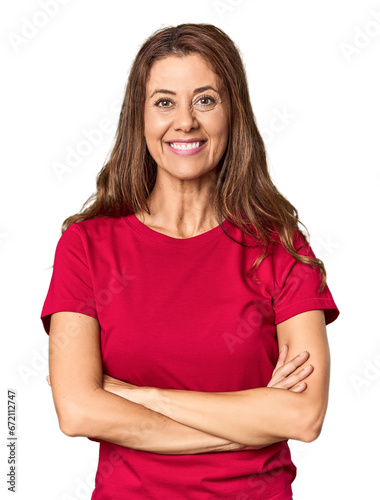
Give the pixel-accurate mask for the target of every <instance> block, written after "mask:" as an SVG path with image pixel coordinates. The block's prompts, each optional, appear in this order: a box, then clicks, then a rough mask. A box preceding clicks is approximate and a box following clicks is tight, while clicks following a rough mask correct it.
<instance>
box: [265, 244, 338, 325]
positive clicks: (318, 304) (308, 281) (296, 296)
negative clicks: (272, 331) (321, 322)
mask: <svg viewBox="0 0 380 500" xmlns="http://www.w3.org/2000/svg"><path fill="white" fill-rule="evenodd" d="M297 251H298V253H299V254H301V255H309V256H310V257H315V254H314V252H313V250H312V249H311V247H310V245H309V244H308V243H307V242H306V244H305V246H304V247H303V248H300V249H298V250H297ZM277 267H278V278H277V280H276V285H277V286H276V292H275V294H274V300H273V310H274V312H275V324H278V323H281V322H282V321H285V320H287V319H289V318H291V317H292V316H295V315H297V314H300V313H302V312H306V311H312V310H315V309H322V310H323V311H324V313H325V321H326V325H328V324H329V323H332V322H333V321H335V320H336V318H337V317H338V316H339V310H338V308H337V306H336V304H335V302H334V299H333V297H332V294H331V292H330V289H329V287H328V286H327V284H326V285H325V287H324V289H323V291H322V292H321V293H319V291H318V289H319V287H320V284H321V280H322V276H321V272H320V270H319V268H318V267H312V266H311V265H309V264H304V263H302V262H298V261H296V259H294V257H292V256H291V255H290V254H289V253H287V252H286V253H283V254H282V258H281V259H280V263H279V265H278V266H277Z"/></svg>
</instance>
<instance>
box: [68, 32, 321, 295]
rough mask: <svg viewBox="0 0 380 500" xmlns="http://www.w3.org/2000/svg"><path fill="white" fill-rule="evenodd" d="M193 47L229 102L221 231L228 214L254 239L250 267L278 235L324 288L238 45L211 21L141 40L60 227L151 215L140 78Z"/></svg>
mask: <svg viewBox="0 0 380 500" xmlns="http://www.w3.org/2000/svg"><path fill="white" fill-rule="evenodd" d="M194 53H196V54H199V55H200V56H202V57H203V58H204V60H205V61H206V62H207V63H208V64H209V66H210V67H211V69H212V70H213V71H214V73H215V74H216V75H217V76H218V77H219V80H220V82H221V85H222V88H221V93H222V95H223V96H224V98H225V100H226V103H227V107H228V144H227V148H226V151H225V153H224V154H223V156H222V158H221V160H220V162H219V164H218V167H217V173H216V175H215V182H214V183H213V187H212V192H211V193H210V204H211V207H212V210H213V212H214V215H215V218H216V220H217V221H218V223H219V224H220V225H221V226H222V228H223V230H224V227H223V221H224V220H225V219H229V220H230V221H231V222H232V223H233V224H234V225H236V226H238V227H239V228H240V229H241V230H242V231H243V233H245V234H247V235H249V236H250V237H251V238H253V239H254V242H255V243H254V244H255V245H261V246H262V248H263V251H262V253H261V255H260V257H258V258H257V260H256V261H255V262H254V264H253V265H252V267H251V268H250V271H252V272H253V271H254V270H255V269H256V268H257V267H258V266H259V265H260V263H261V262H262V261H263V259H264V258H265V257H266V255H267V252H268V246H269V245H270V244H271V243H275V242H277V243H278V240H280V242H281V243H282V245H283V246H284V247H285V249H286V250H287V251H288V252H289V253H290V254H291V255H292V256H293V257H294V258H295V259H296V260H297V261H299V262H303V263H306V264H309V265H311V266H313V267H315V266H317V267H319V269H320V273H321V285H320V288H319V291H322V290H323V288H324V286H325V283H326V270H325V267H324V265H323V262H322V261H321V260H320V259H318V258H314V257H312V256H310V255H309V250H308V251H307V252H306V253H307V255H300V254H299V253H298V251H297V250H298V249H299V242H300V238H301V241H302V245H301V247H302V246H306V247H307V249H309V248H310V246H309V244H308V239H309V233H308V231H307V229H306V227H305V226H304V224H302V222H301V221H300V220H299V217H298V212H297V210H296V208H295V207H294V206H293V205H292V204H291V203H290V202H289V201H288V200H287V199H286V198H285V197H284V196H283V195H282V194H281V193H280V192H279V191H278V190H277V188H276V187H275V185H274V184H273V182H272V180H271V178H270V175H269V171H268V166H267V160H266V152H265V145H264V141H263V139H262V137H261V135H260V133H259V131H258V128H257V125H256V121H255V117H254V114H253V111H252V106H251V102H250V98H249V91H248V84H247V78H246V74H245V69H244V65H243V62H242V58H241V55H240V52H239V49H238V48H237V47H236V45H235V44H234V43H233V41H232V40H231V39H230V38H229V37H228V36H227V35H226V33H224V32H223V31H222V30H221V29H220V28H217V27H216V26H213V25H211V24H194V23H188V24H180V25H178V26H175V27H166V28H161V29H159V30H157V31H156V32H154V33H153V34H152V35H151V36H150V37H149V38H148V39H147V40H146V41H145V42H144V44H143V45H142V46H141V48H140V50H139V52H138V53H137V56H136V58H135V60H134V62H133V64H132V67H131V70H130V74H129V78H128V82H127V86H126V90H125V96H124V100H123V103H122V108H121V112H120V117H119V122H118V126H117V130H116V135H115V144H114V146H113V148H112V151H111V154H110V156H109V159H108V160H107V159H106V162H105V164H104V166H103V167H102V169H101V171H100V172H99V174H98V175H97V179H96V188H97V190H96V193H94V194H92V195H91V196H90V197H89V198H88V200H87V201H86V202H85V203H84V204H83V206H82V208H81V211H80V212H79V213H77V214H75V215H72V216H70V217H68V218H67V219H65V220H64V222H63V224H62V228H61V232H62V234H63V232H64V231H65V230H66V229H67V228H68V227H69V225H70V224H72V223H73V222H79V221H83V220H87V219H93V218H97V217H125V216H127V215H129V214H132V213H135V212H139V211H145V212H147V213H148V214H150V210H149V206H148V197H149V195H150V193H151V191H152V189H153V188H154V185H155V182H156V172H157V165H156V163H155V161H154V160H153V158H152V156H151V155H150V153H149V151H148V148H147V145H146V141H145V137H144V112H143V111H144V104H145V97H146V96H145V93H146V83H147V80H148V78H149V74H150V70H151V68H152V65H153V64H154V63H155V62H156V61H158V60H160V59H163V58H165V57H168V56H173V55H174V56H178V57H185V56H187V55H189V54H194ZM232 105H233V108H232ZM86 205H88V206H87V208H85V207H86ZM300 224H301V225H302V226H303V228H304V229H305V230H306V232H307V235H308V236H306V235H305V234H304V233H303V232H302V230H301V229H300ZM225 232H226V231H225ZM229 236H230V235H229ZM230 237H231V236H230ZM234 241H236V240H234ZM236 242H237V243H239V244H243V245H245V244H244V243H243V242H238V241H236ZM246 246H251V245H246Z"/></svg>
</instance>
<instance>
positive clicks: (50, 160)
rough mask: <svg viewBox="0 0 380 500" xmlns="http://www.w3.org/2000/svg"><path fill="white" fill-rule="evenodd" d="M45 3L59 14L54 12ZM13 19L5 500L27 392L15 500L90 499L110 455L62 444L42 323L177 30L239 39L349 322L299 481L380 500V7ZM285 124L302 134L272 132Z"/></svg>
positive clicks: (186, 9) (336, 329)
mask: <svg viewBox="0 0 380 500" xmlns="http://www.w3.org/2000/svg"><path fill="white" fill-rule="evenodd" d="M44 3H46V4H49V5H50V10H49V12H50V14H49V15H48V14H45V15H43V14H41V12H44V9H43V7H42V5H43V4H44ZM63 4H65V5H63ZM54 5H55V6H56V7H55V9H53V7H54ZM46 9H47V7H45V11H46ZM54 10H55V11H54ZM0 14H1V19H2V21H1V35H2V36H1V48H0V50H1V60H2V64H1V66H2V69H3V71H2V73H3V76H2V79H1V85H2V87H3V88H2V92H1V94H0V95H1V97H0V98H1V118H2V120H1V126H2V130H1V137H2V139H3V145H2V157H3V160H2V166H1V175H2V182H1V196H0V199H1V203H2V210H1V220H0V243H1V245H0V255H1V264H2V278H1V294H2V295H1V306H2V316H1V318H2V322H1V326H2V338H3V341H2V345H3V349H2V353H1V356H2V359H1V366H2V368H3V367H4V372H3V375H2V377H1V381H2V385H3V386H4V387H3V389H2V391H1V395H2V396H1V397H2V406H1V407H2V411H1V415H2V417H1V425H2V427H3V429H2V436H3V438H2V441H1V442H2V445H1V446H2V450H1V451H0V460H1V470H2V477H1V487H0V488H1V495H3V493H6V496H7V498H8V496H9V498H11V497H12V495H11V494H10V493H8V492H7V485H6V472H7V471H8V465H7V463H6V462H7V448H6V443H7V441H6V437H7V429H6V425H7V424H6V389H7V388H12V389H15V390H16V391H17V403H18V426H17V434H18V450H17V452H18V462H17V472H18V484H17V491H18V493H17V497H16V498H19V499H22V500H24V499H25V500H26V499H28V500H29V499H31V498H33V499H34V498H38V499H39V500H56V499H57V500H69V499H70V500H73V499H90V497H91V491H92V488H93V480H94V472H95V469H96V463H97V449H98V444H97V443H94V442H91V441H89V440H87V439H86V438H69V437H67V436H65V435H64V434H62V433H61V431H60V430H59V427H58V424H57V418H56V414H55V410H54V406H53V401H52V398H51V390H50V388H49V386H48V385H47V383H46V381H45V377H46V375H47V373H48V368H47V344H48V336H47V335H46V333H45V332H44V330H43V328H42V323H41V320H40V317H39V316H40V312H41V309H42V305H43V301H44V299H45V296H46V293H47V289H48V285H49V282H50V277H51V267H50V266H51V265H52V264H53V257H54V251H55V247H56V244H57V241H58V238H59V236H60V227H61V224H62V222H63V220H64V219H65V218H66V217H68V216H69V215H72V214H74V213H77V212H78V211H79V210H80V208H81V206H82V204H83V203H84V202H85V200H86V199H87V198H88V197H89V196H90V195H91V194H92V193H93V192H94V190H95V178H96V174H97V173H98V171H99V170H100V169H101V167H102V166H103V164H104V162H105V159H106V156H107V154H108V153H109V150H110V148H111V146H112V143H113V138H114V132H115V129H116V124H117V119H118V114H119V111H120V104H121V99H122V97H123V92H124V88H125V84H126V81H127V76H128V72H129V69H130V65H131V63H132V61H133V59H134V57H135V55H136V53H137V50H138V48H139V47H140V45H141V44H142V43H143V42H144V40H145V39H146V38H147V37H148V36H149V35H150V34H151V33H153V32H154V31H155V30H157V29H159V28H161V27H164V26H169V25H177V24H180V23H184V22H206V23H212V24H215V25H216V26H218V27H220V28H222V29H223V30H224V31H226V33H227V34H228V35H229V36H230V37H231V38H232V39H233V40H234V41H235V43H236V44H237V46H238V47H239V49H240V51H241V53H242V57H243V61H244V64H245V67H246V71H247V76H248V81H249V87H250V94H251V101H252V106H253V110H254V113H255V115H256V117H257V121H258V125H259V128H260V130H261V131H262V134H263V137H264V138H265V141H266V145H267V150H268V157H269V162H270V168H271V173H272V176H273V178H274V180H275V183H276V185H277V187H278V188H279V189H280V191H281V192H282V193H283V194H284V195H285V196H286V197H287V198H288V199H289V200H290V201H291V202H292V203H293V204H294V205H295V206H296V207H297V209H298V210H299V214H300V218H301V220H302V221H303V222H304V223H305V224H306V226H307V227H308V229H309V231H310V233H311V237H312V238H311V243H312V246H313V249H314V251H315V252H316V253H317V255H318V256H319V257H320V258H321V259H322V260H324V262H325V265H326V268H327V273H328V284H329V287H330V289H331V291H332V293H333V296H334V299H335V301H336V303H337V305H338V307H339V309H340V311H341V315H340V317H339V318H338V320H337V321H336V322H334V323H332V324H331V325H330V326H328V335H329V340H330V348H331V356H332V374H331V391H330V401H329V408H328V412H327V416H326V420H325V424H324V428H323V431H322V434H321V436H320V437H319V438H318V440H317V441H314V442H313V443H310V444H305V443H301V442H295V441H294V442H291V443H290V445H291V449H292V455H293V460H294V462H295V464H296V465H297V467H298V476H297V478H296V480H295V481H294V483H293V491H294V499H295V500H320V499H322V498H323V499H325V500H336V499H338V498H339V499H345V500H356V499H358V498H361V499H375V498H380V493H379V487H378V484H379V483H378V473H379V458H378V450H379V444H380V443H379V432H378V423H379V388H380V371H379V370H378V368H376V364H377V366H378V367H380V340H379V327H378V322H377V321H375V314H374V313H375V311H376V309H377V305H378V282H379V264H378V245H379V236H378V227H379V224H378V212H377V207H378V192H379V154H378V150H379V116H380V105H379V89H380V75H379V66H380V65H379V59H380V3H379V2H378V3H376V2H369V1H366V0H360V1H347V0H346V1H342V0H338V1H333V2H331V1H327V0H323V1H319V2H318V3H311V2H304V1H301V0H288V1H286V2H284V1H283V0H272V1H264V0H262V1H249V0H245V1H244V0H242V1H239V0H221V1H219V2H215V1H213V0H209V1H206V0H202V1H201V0H192V1H191V2H177V1H169V0H161V1H157V2H156V1H139V2H137V1H134V2H127V1H122V0H108V1H99V0H91V1H90V0H78V1H74V0H71V1H66V2H63V1H62V2H60V3H58V2H56V1H55V0H54V1H53V0H49V1H48V0H45V2H44V0H41V1H31V0H28V1H26V0H23V1H21V0H19V1H18V2H13V3H11V2H6V3H5V2H4V3H3V4H2V6H1V12H0ZM376 17H377V21H376ZM30 23H33V24H34V26H35V28H34V29H33V28H32V27H31V24H30ZM36 26H37V27H36ZM4 70H5V71H4ZM281 113H282V116H283V114H284V113H285V114H287V116H288V118H287V119H285V120H284V121H283V122H279V121H278V120H277V121H276V122H275V121H273V118H274V117H275V116H277V115H278V114H281ZM103 119H107V120H110V122H111V128H110V129H109V131H108V133H104V134H103V138H102V140H100V141H99V144H98V145H96V146H95V145H94V146H92V148H91V149H92V150H91V151H90V152H89V154H88V155H87V156H84V155H82V157H81V158H80V159H79V161H78V165H77V166H76V167H75V168H73V169H71V171H70V172H66V173H65V174H64V175H63V176H61V178H59V176H58V175H57V173H56V171H55V169H54V167H53V166H54V165H55V164H56V163H55V162H60V163H65V161H66V156H67V153H68V151H69V149H70V148H74V149H77V148H79V144H80V142H81V141H82V140H84V139H85V135H84V134H85V131H89V130H93V129H96V128H97V129H98V128H99V126H100V124H101V122H102V120H103ZM274 124H276V127H277V128H276V131H274V130H273V125H274ZM271 128H272V130H271ZM376 212H377V213H376ZM3 498H4V497H3ZM12 498H14V497H12Z"/></svg>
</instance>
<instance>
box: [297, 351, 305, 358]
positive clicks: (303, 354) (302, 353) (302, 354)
mask: <svg viewBox="0 0 380 500" xmlns="http://www.w3.org/2000/svg"><path fill="white" fill-rule="evenodd" d="M306 354H307V351H303V352H301V354H300V355H299V356H300V357H301V356H306Z"/></svg>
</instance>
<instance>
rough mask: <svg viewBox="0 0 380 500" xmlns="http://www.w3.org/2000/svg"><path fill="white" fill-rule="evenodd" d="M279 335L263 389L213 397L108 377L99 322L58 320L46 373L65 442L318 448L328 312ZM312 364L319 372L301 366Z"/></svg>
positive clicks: (297, 321)
mask: <svg viewBox="0 0 380 500" xmlns="http://www.w3.org/2000/svg"><path fill="white" fill-rule="evenodd" d="M277 337H278V342H279V345H280V346H283V345H285V348H284V349H283V350H282V351H281V353H280V356H279V360H278V363H277V366H276V368H275V370H274V374H273V376H272V380H271V381H270V382H269V384H268V387H266V388H264V387H263V388H257V389H249V390H244V391H235V392H218V393H207V392H198V391H185V390H174V389H170V390H169V389H159V388H151V387H137V386H134V385H132V384H128V383H126V382H123V381H119V380H117V379H114V378H112V377H109V376H107V375H104V374H103V369H102V363H101V355H100V346H99V324H98V322H97V320H95V319H94V318H91V317H89V316H85V315H81V314H78V313H71V312H59V313H54V314H53V315H52V318H51V327H50V339H49V340H50V341H49V370H50V379H51V387H52V392H53V400H54V404H55V407H56V411H57V414H58V420H59V425H60V428H61V430H62V431H63V432H64V433H65V434H67V435H69V436H85V437H89V438H93V439H102V440H106V441H111V442H113V443H115V444H119V445H121V446H126V447H129V448H134V449H140V450H144V451H151V452H155V453H164V454H183V453H187V454H188V453H204V452H210V451H232V450H242V449H252V448H253V449H255V448H262V447H264V446H268V445H270V444H272V443H275V442H278V441H283V440H285V439H298V440H301V441H305V442H309V441H312V440H314V439H316V438H317V437H318V435H319V433H320V431H321V428H322V423H323V419H324V415H325V412H326V408H327V399H328V385H329V364H330V360H329V349H328V343H327V336H326V326H325V320H324V314H323V311H321V310H318V311H308V312H305V313H302V314H299V315H297V316H294V317H293V318H290V319H289V320H287V321H284V322H283V323H281V324H279V325H277ZM305 350H306V351H308V353H306V355H304V356H303V357H296V355H297V354H298V353H299V352H302V351H305ZM83 353H86V355H85V356H83ZM289 360H291V361H289ZM306 361H308V362H310V363H312V364H313V366H308V367H305V366H304V365H305V364H306ZM305 379H307V384H306V380H305Z"/></svg>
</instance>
